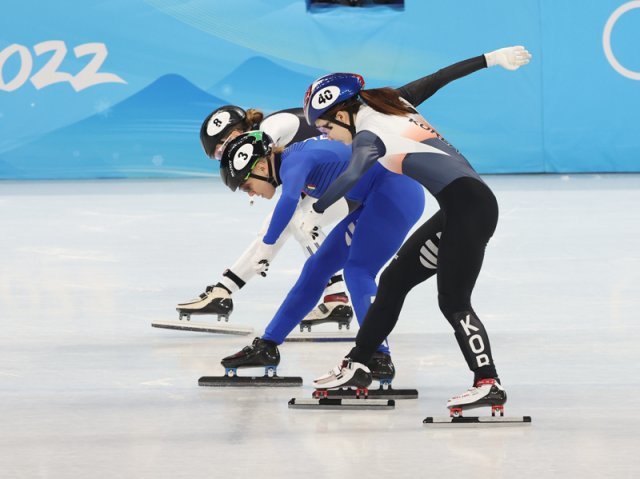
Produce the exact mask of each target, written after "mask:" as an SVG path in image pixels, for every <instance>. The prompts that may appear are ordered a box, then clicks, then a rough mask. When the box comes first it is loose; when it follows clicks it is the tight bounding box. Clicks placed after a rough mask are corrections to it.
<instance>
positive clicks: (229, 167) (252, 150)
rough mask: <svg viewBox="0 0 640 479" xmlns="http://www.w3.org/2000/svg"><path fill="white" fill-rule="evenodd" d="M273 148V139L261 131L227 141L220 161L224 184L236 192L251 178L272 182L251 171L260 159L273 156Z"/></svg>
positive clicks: (247, 133)
mask: <svg viewBox="0 0 640 479" xmlns="http://www.w3.org/2000/svg"><path fill="white" fill-rule="evenodd" d="M272 147H273V140H272V139H271V137H270V136H269V135H267V134H266V133H264V132H263V131H259V130H256V131H248V132H246V133H243V134H241V135H239V136H237V137H235V138H233V139H230V140H227V142H225V145H224V146H223V152H222V158H221V159H220V177H221V178H222V181H223V182H224V184H225V185H227V186H228V187H229V189H230V190H231V191H236V190H237V189H238V187H239V186H240V185H242V184H243V183H244V182H245V181H247V180H248V179H249V177H251V176H253V177H255V178H259V179H261V180H264V181H268V182H271V181H270V179H269V178H264V177H262V176H258V175H252V173H251V171H252V170H253V168H254V167H255V166H256V163H258V160H260V158H264V157H267V156H269V155H270V154H271V150H272Z"/></svg>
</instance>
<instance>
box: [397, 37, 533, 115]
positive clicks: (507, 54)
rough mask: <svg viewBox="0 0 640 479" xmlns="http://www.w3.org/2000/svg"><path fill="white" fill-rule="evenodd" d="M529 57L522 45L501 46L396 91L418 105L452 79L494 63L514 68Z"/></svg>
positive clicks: (527, 61)
mask: <svg viewBox="0 0 640 479" xmlns="http://www.w3.org/2000/svg"><path fill="white" fill-rule="evenodd" d="M530 59H531V54H530V53H529V52H528V51H527V50H526V49H525V48H524V47H522V46H515V47H507V48H501V49H500V50H495V51H493V52H489V53H485V54H484V55H480V56H477V57H473V58H469V59H467V60H463V61H461V62H458V63H454V64H453V65H450V66H448V67H445V68H442V69H441V70H438V71H437V72H435V73H432V74H431V75H427V76H425V77H422V78H420V79H418V80H415V81H412V82H411V83H407V84H406V85H404V86H402V87H400V88H398V89H397V90H396V91H397V92H398V94H399V95H400V96H401V97H402V98H404V99H405V100H407V101H408V102H409V103H411V104H412V105H413V106H418V105H420V104H421V103H422V102H424V101H425V100H426V99H428V98H429V97H431V96H432V95H433V94H434V93H436V92H437V91H438V90H440V88H442V87H443V86H445V85H447V84H449V83H451V82H452V81H454V80H458V79H459V78H463V77H465V76H467V75H470V74H471V73H474V72H477V71H478V70H482V69H483V68H490V67H492V66H495V65H500V66H501V67H503V68H506V69H507V70H516V69H518V68H519V67H521V66H522V65H526V64H527V63H529V60H530Z"/></svg>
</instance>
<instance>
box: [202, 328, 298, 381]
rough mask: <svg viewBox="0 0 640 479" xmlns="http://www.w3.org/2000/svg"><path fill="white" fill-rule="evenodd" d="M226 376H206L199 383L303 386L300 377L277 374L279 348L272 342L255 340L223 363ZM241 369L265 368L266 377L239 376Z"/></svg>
mask: <svg viewBox="0 0 640 479" xmlns="http://www.w3.org/2000/svg"><path fill="white" fill-rule="evenodd" d="M221 363H222V366H224V369H225V375H224V376H204V377H201V378H200V380H199V381H198V384H199V385H200V386H218V387H235V386H271V387H274V386H275V387H278V386H279V387H283V386H302V378H300V377H281V376H278V374H277V368H278V365H279V364H280V352H279V351H278V346H276V345H275V344H274V343H272V342H270V341H265V340H263V339H261V338H255V339H254V340H253V343H252V344H251V346H245V347H244V348H242V350H240V351H238V352H237V353H235V354H232V355H231V356H227V357H226V358H224V359H223V360H222V361H221ZM240 368H264V376H238V369H240Z"/></svg>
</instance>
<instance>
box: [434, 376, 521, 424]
mask: <svg viewBox="0 0 640 479" xmlns="http://www.w3.org/2000/svg"><path fill="white" fill-rule="evenodd" d="M506 402H507V393H506V391H505V390H504V388H503V387H502V385H501V384H500V383H499V382H498V381H497V380H496V379H481V380H479V381H477V382H476V383H475V385H474V386H473V387H471V388H469V389H468V390H467V391H465V392H464V393H462V394H460V395H459V396H454V397H452V398H451V399H449V401H447V408H449V417H448V418H434V417H428V418H426V419H425V420H424V423H425V424H438V423H441V424H442V423H444V424H447V423H448V424H514V423H515V424H519V423H530V422H531V417H530V416H520V417H505V415H504V404H505V403H506ZM481 407H490V408H491V416H480V417H477V416H463V413H464V411H466V410H468V409H476V408H481Z"/></svg>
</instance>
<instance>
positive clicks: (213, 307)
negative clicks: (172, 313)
mask: <svg viewBox="0 0 640 479" xmlns="http://www.w3.org/2000/svg"><path fill="white" fill-rule="evenodd" d="M176 310H177V311H178V313H179V319H178V321H156V322H154V323H151V326H153V327H154V328H164V329H179V330H183V331H197V332H202V333H219V334H238V335H247V334H251V333H253V328H251V327H248V326H241V325H229V324H225V323H227V322H228V321H229V315H231V313H232V312H233V299H231V295H230V294H229V292H228V291H227V290H226V289H224V288H221V287H216V286H207V289H206V290H205V292H204V293H202V294H201V295H200V296H198V297H197V298H195V299H192V300H191V301H187V302H186V303H180V304H178V306H177V307H176ZM192 315H203V316H204V315H217V318H218V321H217V323H216V322H207V321H191V316H192ZM222 319H224V323H221V320H222Z"/></svg>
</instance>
